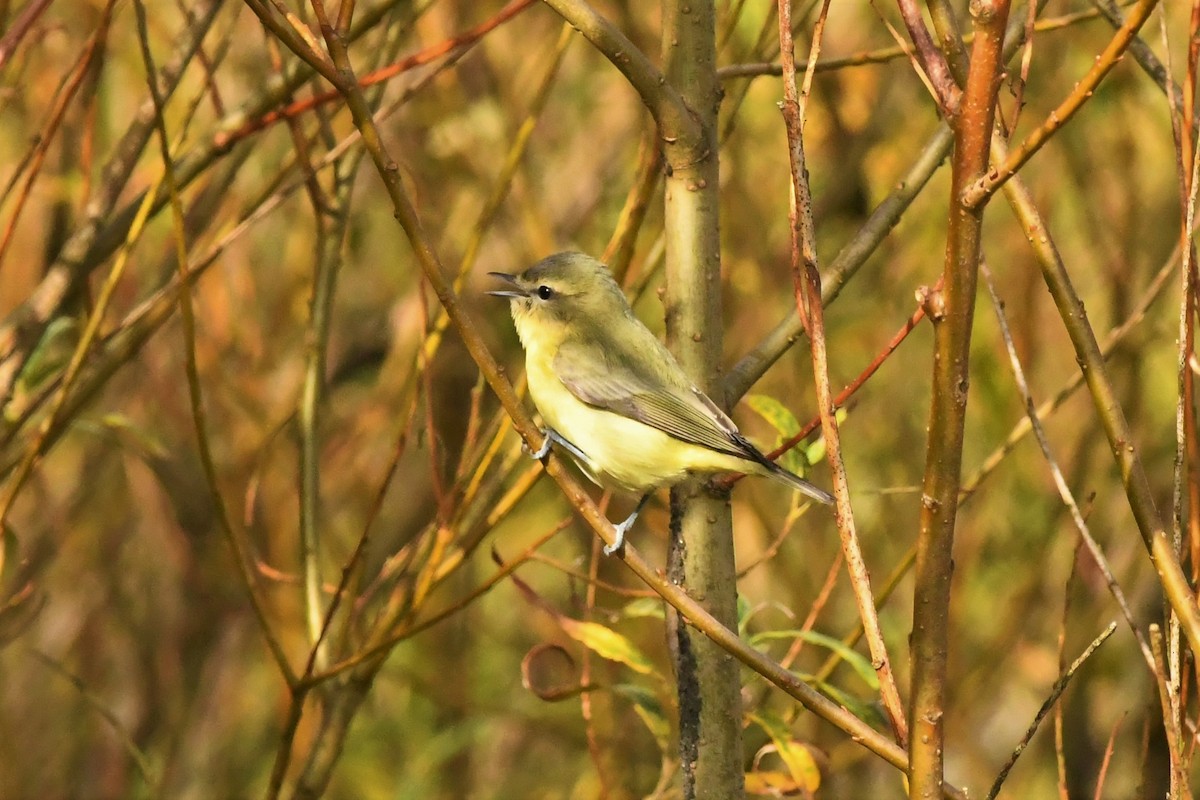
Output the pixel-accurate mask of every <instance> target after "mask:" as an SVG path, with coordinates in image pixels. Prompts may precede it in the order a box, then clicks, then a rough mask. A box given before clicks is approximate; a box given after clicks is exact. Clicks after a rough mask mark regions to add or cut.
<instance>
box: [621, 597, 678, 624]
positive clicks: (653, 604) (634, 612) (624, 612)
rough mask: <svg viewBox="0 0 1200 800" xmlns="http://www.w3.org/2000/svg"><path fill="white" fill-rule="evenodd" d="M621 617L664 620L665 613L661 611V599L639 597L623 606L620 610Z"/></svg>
mask: <svg viewBox="0 0 1200 800" xmlns="http://www.w3.org/2000/svg"><path fill="white" fill-rule="evenodd" d="M621 616H623V617H625V618H627V619H642V618H645V617H649V618H651V619H666V617H667V613H666V612H665V611H663V601H662V599H661V598H658V597H639V598H638V599H636V600H630V601H629V602H628V603H626V604H625V607H624V608H622V609H621Z"/></svg>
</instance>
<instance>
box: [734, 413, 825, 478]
mask: <svg viewBox="0 0 1200 800" xmlns="http://www.w3.org/2000/svg"><path fill="white" fill-rule="evenodd" d="M746 402H747V403H748V404H749V405H750V408H752V409H754V411H755V413H757V414H758V415H759V416H760V417H762V418H763V419H765V420H766V421H767V422H769V423H770V424H771V427H772V428H774V429H775V432H776V433H777V434H779V435H778V436H777V437H776V439H775V446H776V447H778V446H779V445H781V444H783V442H785V441H787V440H788V439H790V438H792V437H793V436H795V435H796V434H797V433H799V432H800V423H799V422H798V421H797V420H796V415H795V414H793V413H792V412H791V410H789V409H788V407H787V406H785V405H784V404H783V403H781V402H779V401H778V400H776V399H775V398H774V397H771V396H770V395H765V394H750V395H746ZM809 463H812V462H809ZM779 464H780V466H782V467H784V468H786V469H789V470H791V471H792V472H794V473H796V474H797V475H803V474H804V470H805V469H806V468H807V467H808V464H807V463H805V461H804V454H803V453H802V452H800V451H798V450H797V449H796V448H794V447H793V448H792V449H791V450H788V451H787V452H786V453H784V454H783V455H782V456H780V457H779Z"/></svg>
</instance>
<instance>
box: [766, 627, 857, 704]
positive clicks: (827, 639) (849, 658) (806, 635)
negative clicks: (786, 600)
mask: <svg viewBox="0 0 1200 800" xmlns="http://www.w3.org/2000/svg"><path fill="white" fill-rule="evenodd" d="M774 639H803V640H804V641H806V642H809V643H811V644H815V645H817V646H818V647H824V648H826V649H827V650H832V651H833V652H835V653H837V654H838V655H839V656H841V657H842V658H843V659H845V661H846V663H848V664H849V665H850V666H851V667H852V668H853V669H854V671H855V672H857V673H858V677H860V678H862V679H863V682H864V683H866V684H867V686H869V687H871V688H872V689H874V690H876V691H878V689H879V676H878V675H876V674H875V669H874V667H872V666H871V662H870V661H869V660H867V658H866V656H864V655H862V654H861V653H859V652H858V651H857V650H854V649H853V648H851V647H847V646H846V644H845V643H844V642H842V641H841V640H840V639H834V638H833V637H832V636H826V635H825V634H823V633H817V632H816V631H801V630H795V629H790V630H782V631H762V632H761V633H756V634H754V635H753V636H751V637H750V646H751V647H757V646H758V645H759V644H761V643H762V642H768V641H772V640H774Z"/></svg>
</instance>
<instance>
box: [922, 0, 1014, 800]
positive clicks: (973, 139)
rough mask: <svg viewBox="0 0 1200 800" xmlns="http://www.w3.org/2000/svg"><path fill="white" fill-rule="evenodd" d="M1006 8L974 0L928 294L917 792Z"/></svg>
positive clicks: (935, 746)
mask: <svg viewBox="0 0 1200 800" xmlns="http://www.w3.org/2000/svg"><path fill="white" fill-rule="evenodd" d="M1008 8H1009V3H1008V0H990V1H989V0H981V1H980V2H976V3H972V4H971V11H972V15H973V16H974V21H975V43H974V46H973V51H972V54H971V67H970V72H969V73H968V76H967V85H966V90H965V92H964V94H963V104H962V113H961V116H960V117H959V120H958V125H957V129H956V131H955V149H954V163H953V173H952V177H951V195H950V198H951V199H950V221H949V228H948V231H947V241H946V265H945V269H944V272H943V282H944V288H943V289H942V292H941V293H940V294H938V293H932V294H933V298H932V301H931V303H930V311H931V313H930V319H931V321H932V322H933V324H934V358H933V397H932V401H931V404H930V413H929V440H928V444H927V447H926V452H925V478H924V483H923V487H922V497H921V522H920V524H921V529H920V533H919V535H918V538H917V561H916V590H915V592H914V598H913V601H914V608H913V633H912V682H913V683H912V699H911V706H910V712H909V713H910V719H909V728H910V730H911V740H910V741H911V746H910V751H909V780H910V783H911V795H912V796H913V797H919V798H932V797H938V796H939V795H940V794H941V791H942V772H943V765H944V757H945V749H944V748H945V741H944V730H943V721H944V719H945V708H944V700H945V683H946V660H947V654H948V631H949V606H950V577H951V574H952V572H953V562H952V551H953V545H954V525H955V520H956V516H957V510H958V491H959V480H960V469H961V465H962V444H963V423H964V420H965V418H966V410H967V386H968V368H969V353H970V346H971V322H972V319H973V317H974V313H975V285H976V280H977V278H978V270H979V244H980V229H981V226H982V222H983V215H982V213H981V211H980V210H979V209H970V208H967V207H966V206H965V205H964V204H963V203H962V199H961V193H962V190H963V189H964V188H965V187H967V186H969V185H970V182H971V181H973V180H974V179H975V178H977V177H978V176H979V175H981V174H982V173H983V171H984V170H985V168H986V167H987V157H988V144H989V142H990V141H991V133H992V124H993V120H994V112H995V100H996V90H997V88H998V86H999V71H1000V63H1001V45H1002V43H1003V38H1004V25H1005V22H1006V20H1007V18H1008Z"/></svg>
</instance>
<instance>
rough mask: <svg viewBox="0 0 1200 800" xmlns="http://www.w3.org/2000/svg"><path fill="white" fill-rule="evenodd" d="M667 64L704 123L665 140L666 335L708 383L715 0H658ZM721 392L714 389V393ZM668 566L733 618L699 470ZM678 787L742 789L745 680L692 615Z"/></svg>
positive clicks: (732, 585) (684, 662)
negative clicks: (681, 140)
mask: <svg viewBox="0 0 1200 800" xmlns="http://www.w3.org/2000/svg"><path fill="white" fill-rule="evenodd" d="M662 36H663V38H662V41H663V45H662V46H663V70H664V73H665V76H666V79H667V82H668V83H669V84H670V85H671V86H672V87H673V88H674V89H675V90H676V91H678V92H679V94H680V95H681V96H682V98H683V101H684V103H685V104H686V105H687V107H688V108H689V109H690V111H691V113H692V115H693V116H694V118H695V120H696V121H697V122H698V123H699V127H700V129H701V131H702V140H703V141H702V145H701V146H700V147H699V148H686V149H685V148H683V147H680V146H678V145H676V144H674V143H673V142H672V141H671V140H669V139H668V140H666V142H665V150H666V157H667V164H668V169H667V176H666V184H665V194H666V198H665V209H664V217H665V220H664V223H665V229H666V259H667V261H666V263H667V266H666V270H667V300H666V305H667V308H666V317H667V337H668V343H669V344H670V346H671V350H672V351H673V352H674V354H675V356H676V357H677V358H678V359H679V362H680V363H681V364H682V365H683V367H684V369H685V370H687V373H688V374H689V375H690V376H691V377H692V379H693V380H694V381H695V382H696V385H697V386H699V387H701V388H702V389H704V390H705V391H708V392H710V393H711V392H713V391H714V390H716V389H717V388H718V387H719V386H720V383H719V381H718V380H717V370H718V365H719V364H720V358H721V316H720V302H721V301H720V269H721V255H720V236H719V230H720V229H719V227H718V195H717V191H718V180H717V179H718V174H717V149H716V144H715V142H716V138H715V129H716V118H717V106H718V103H719V101H720V96H721V95H720V85H719V83H718V81H717V75H716V18H715V11H714V7H713V3H712V2H711V1H710V0H665V1H664V3H663V34H662ZM717 402H721V396H720V394H719V393H717ZM671 507H672V517H673V519H672V526H671V527H672V538H671V545H670V555H669V561H670V573H671V575H670V576H671V578H672V580H673V581H676V582H682V583H683V585H685V586H686V587H687V588H688V591H689V593H691V594H692V596H693V597H696V598H697V599H698V600H699V601H700V602H701V604H703V605H704V607H705V608H706V609H707V610H708V611H709V612H710V613H712V615H713V616H714V617H716V618H717V619H718V620H720V621H721V622H722V624H724V625H726V626H728V627H730V628H733V629H736V627H737V581H736V577H737V576H736V570H735V567H734V553H733V528H732V525H731V523H730V516H729V503H728V499H727V497H724V496H715V495H713V494H712V493H710V492H706V491H705V490H704V487H703V486H702V485H701V484H699V483H696V482H691V483H686V484H683V485H681V486H680V487H678V488H677V489H675V490H674V491H673V492H672V504H671ZM673 629H674V632H675V641H674V642H673V645H674V648H675V653H676V659H677V670H676V674H677V675H678V681H679V686H678V689H679V709H680V721H679V727H680V752H681V761H682V765H683V776H684V797H685V798H693V797H696V798H728V797H740V796H741V795H742V782H743V778H742V772H743V768H742V741H741V686H740V682H739V675H738V665H737V662H736V661H734V660H733V659H732V658H730V657H729V654H728V653H726V652H725V651H724V650H722V649H721V648H720V647H718V646H717V645H716V644H714V643H713V642H712V641H711V640H709V639H708V638H707V637H705V636H703V635H701V634H699V633H697V632H696V631H695V630H694V629H693V628H691V627H690V626H686V625H682V624H676V625H674V626H673Z"/></svg>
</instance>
